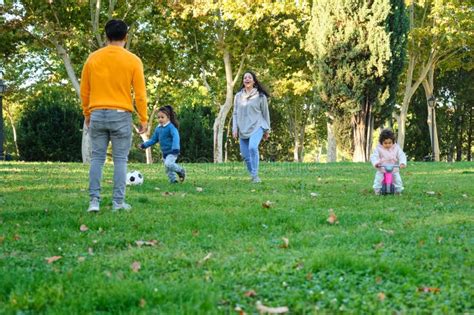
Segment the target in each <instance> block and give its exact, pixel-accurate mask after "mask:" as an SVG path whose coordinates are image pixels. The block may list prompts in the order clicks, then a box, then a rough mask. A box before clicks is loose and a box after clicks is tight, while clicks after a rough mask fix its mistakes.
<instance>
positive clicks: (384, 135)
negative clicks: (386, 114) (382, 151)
mask: <svg viewBox="0 0 474 315" xmlns="http://www.w3.org/2000/svg"><path fill="white" fill-rule="evenodd" d="M387 139H392V142H393V143H395V134H394V133H393V131H392V130H390V129H384V130H382V132H381V133H380V137H379V142H380V144H383V142H384V141H385V140H387Z"/></svg>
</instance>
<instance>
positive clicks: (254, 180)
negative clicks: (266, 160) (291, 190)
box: [252, 176, 262, 184]
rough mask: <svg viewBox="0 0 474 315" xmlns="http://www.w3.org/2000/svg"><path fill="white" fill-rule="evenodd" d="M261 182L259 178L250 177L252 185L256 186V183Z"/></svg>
mask: <svg viewBox="0 0 474 315" xmlns="http://www.w3.org/2000/svg"><path fill="white" fill-rule="evenodd" d="M261 182H262V180H261V179H260V177H258V176H252V183H254V184H257V183H261Z"/></svg>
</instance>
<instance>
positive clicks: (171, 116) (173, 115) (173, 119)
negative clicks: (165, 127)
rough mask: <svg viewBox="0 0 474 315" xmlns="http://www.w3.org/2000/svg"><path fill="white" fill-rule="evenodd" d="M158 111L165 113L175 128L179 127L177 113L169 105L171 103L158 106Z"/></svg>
mask: <svg viewBox="0 0 474 315" xmlns="http://www.w3.org/2000/svg"><path fill="white" fill-rule="evenodd" d="M158 111H159V112H163V113H165V115H166V116H168V118H169V119H170V121H171V123H172V124H173V125H174V126H175V127H176V128H179V121H178V118H177V115H176V113H175V111H174V109H173V107H171V105H166V106H163V107H160V109H159V110H158Z"/></svg>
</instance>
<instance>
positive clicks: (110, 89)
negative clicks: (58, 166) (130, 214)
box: [81, 20, 148, 212]
mask: <svg viewBox="0 0 474 315" xmlns="http://www.w3.org/2000/svg"><path fill="white" fill-rule="evenodd" d="M127 31H128V26H127V24H125V22H123V21H121V20H110V21H108V22H107V24H106V25H105V34H106V35H107V39H108V45H107V46H106V47H104V48H101V49H99V50H97V51H95V52H93V53H92V54H90V55H89V58H88V59H87V61H86V63H85V64H84V68H83V69H82V77H81V100H82V109H83V113H84V117H85V121H86V125H87V126H88V127H89V134H90V137H91V146H92V158H91V166H90V170H89V195H90V203H89V209H88V210H87V211H89V212H98V211H99V207H100V189H101V186H100V183H101V180H102V168H103V166H104V163H105V158H106V154H107V147H108V144H109V141H111V142H112V156H113V161H114V189H113V201H112V210H113V211H118V210H129V209H131V206H130V205H129V204H127V203H126V202H125V180H126V176H127V161H128V153H129V151H130V145H131V142H132V112H133V111H134V106H133V103H132V92H131V89H132V88H133V92H134V94H135V108H136V111H137V113H138V117H139V119H140V129H139V132H140V133H143V132H145V131H146V130H147V121H148V114H147V107H146V105H147V104H146V102H147V99H146V90H145V77H144V74H143V64H142V62H141V60H140V58H138V57H137V56H136V55H134V54H132V53H131V52H129V51H127V50H126V49H125V48H124V46H125V43H126V41H127Z"/></svg>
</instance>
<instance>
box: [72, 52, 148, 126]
mask: <svg viewBox="0 0 474 315" xmlns="http://www.w3.org/2000/svg"><path fill="white" fill-rule="evenodd" d="M132 87H133V91H134V92H135V107H136V110H137V113H138V117H139V118H140V122H142V123H146V122H147V121H148V114H147V107H146V102H147V99H146V90H145V77H144V75H143V64H142V61H141V60H140V58H138V57H137V56H136V55H134V54H132V53H131V52H129V51H128V50H126V49H125V48H122V47H119V46H113V45H109V46H106V47H104V48H101V49H99V50H97V51H95V52H93V53H92V54H90V55H89V58H88V59H87V61H86V63H85V65H84V68H83V69H82V76H81V100H82V110H83V113H84V116H85V117H89V116H90V114H91V111H94V110H96V109H120V110H126V111H129V112H133V103H132V92H131V88H132Z"/></svg>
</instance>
